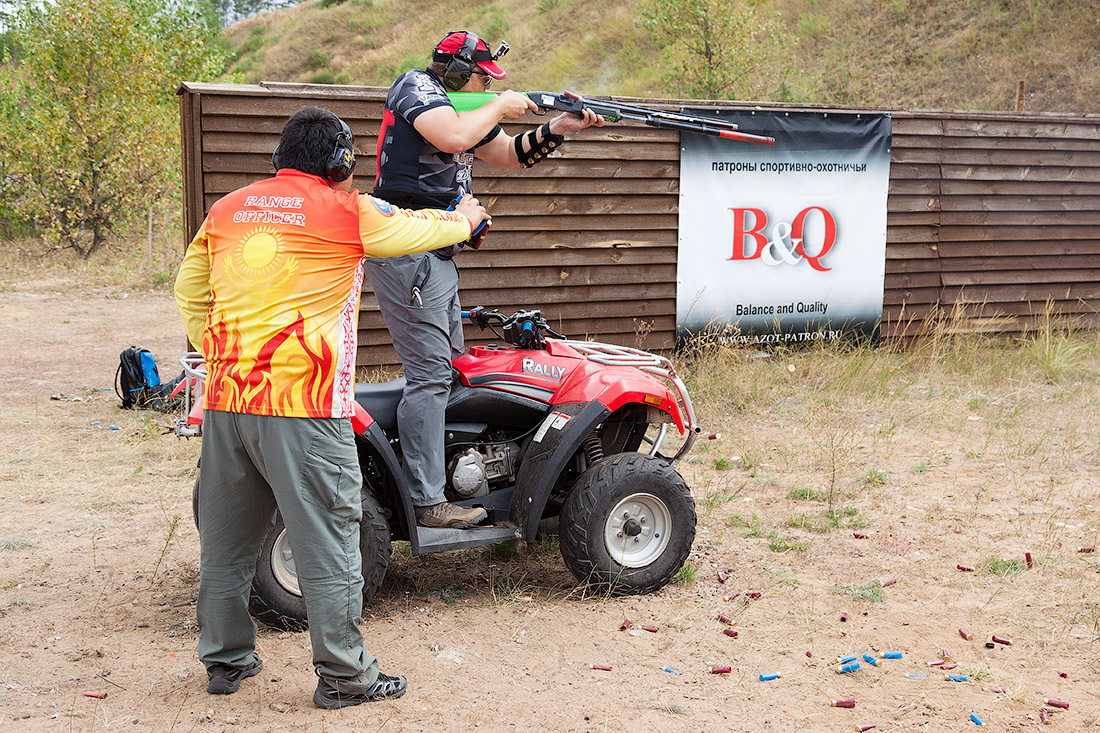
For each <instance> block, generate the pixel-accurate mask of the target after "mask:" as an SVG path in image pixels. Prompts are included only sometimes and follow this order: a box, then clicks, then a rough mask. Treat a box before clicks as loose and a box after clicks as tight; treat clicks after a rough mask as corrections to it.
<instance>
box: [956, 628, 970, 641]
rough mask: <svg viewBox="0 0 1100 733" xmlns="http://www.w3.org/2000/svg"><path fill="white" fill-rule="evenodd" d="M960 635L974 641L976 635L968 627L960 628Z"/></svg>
mask: <svg viewBox="0 0 1100 733" xmlns="http://www.w3.org/2000/svg"><path fill="white" fill-rule="evenodd" d="M959 636H961V637H962V638H964V639H966V640H967V641H974V635H973V634H971V633H970V632H969V631H967V630H966V629H959Z"/></svg>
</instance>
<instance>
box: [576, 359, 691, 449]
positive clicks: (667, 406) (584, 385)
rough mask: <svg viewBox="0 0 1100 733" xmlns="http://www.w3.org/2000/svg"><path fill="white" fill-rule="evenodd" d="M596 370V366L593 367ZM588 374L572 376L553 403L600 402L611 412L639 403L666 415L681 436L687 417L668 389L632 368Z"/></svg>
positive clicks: (598, 370)
mask: <svg viewBox="0 0 1100 733" xmlns="http://www.w3.org/2000/svg"><path fill="white" fill-rule="evenodd" d="M593 367H594V365H593ZM593 367H589V369H587V370H585V373H584V374H583V375H580V376H577V375H571V376H574V377H575V378H571V379H567V380H566V383H565V384H563V385H562V388H561V389H560V390H559V391H558V393H557V394H556V395H554V403H555V406H557V403H559V402H560V403H568V402H593V401H595V402H599V403H600V404H602V405H603V406H604V407H606V408H607V410H608V412H615V410H618V409H619V408H620V407H622V406H623V405H627V404H632V403H637V404H639V405H647V406H649V407H651V408H656V409H657V410H659V411H661V412H664V413H666V414H667V415H668V416H669V419H671V421H672V422H674V423H675V424H676V428H677V429H678V430H679V431H680V434H681V435H682V434H683V432H684V417H683V415H682V414H681V412H680V406H679V404H678V403H677V402H676V397H675V396H674V395H673V394H672V390H670V389H669V388H668V387H667V386H665V385H664V384H663V383H662V382H660V381H659V380H657V379H656V378H655V377H652V376H650V375H648V374H645V373H644V372H642V371H639V370H638V369H635V368H633V367H623V368H615V367H603V368H598V369H597V368H593Z"/></svg>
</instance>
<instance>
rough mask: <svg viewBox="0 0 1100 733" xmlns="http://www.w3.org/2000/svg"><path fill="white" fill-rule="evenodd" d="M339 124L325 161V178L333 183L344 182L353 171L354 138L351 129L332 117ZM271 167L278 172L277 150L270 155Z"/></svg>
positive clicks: (340, 120)
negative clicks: (338, 129) (330, 150)
mask: <svg viewBox="0 0 1100 733" xmlns="http://www.w3.org/2000/svg"><path fill="white" fill-rule="evenodd" d="M333 117H334V118H335V119H336V121H337V122H339V123H340V131H339V132H337V133H336V141H335V143H333V146H332V152H331V153H330V154H329V156H328V160H326V161H325V177H326V178H328V179H329V180H330V181H332V182H333V183H339V182H340V181H346V180H347V179H348V178H350V177H351V172H352V171H353V170H355V150H354V147H353V146H354V144H355V137H354V136H353V135H352V134H351V128H350V127H348V124H347V123H346V122H344V121H343V120H342V119H340V118H339V117H336V115H333ZM271 165H272V166H273V167H274V168H275V170H279V148H275V152H274V153H272V154H271Z"/></svg>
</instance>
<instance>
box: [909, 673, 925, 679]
mask: <svg viewBox="0 0 1100 733" xmlns="http://www.w3.org/2000/svg"><path fill="white" fill-rule="evenodd" d="M905 676H906V677H911V678H913V679H924V678H926V677H927V676H928V675H926V674H913V673H911V672H910V673H909V674H907V675H905Z"/></svg>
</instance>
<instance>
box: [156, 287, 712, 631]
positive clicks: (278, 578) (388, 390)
mask: <svg viewBox="0 0 1100 733" xmlns="http://www.w3.org/2000/svg"><path fill="white" fill-rule="evenodd" d="M463 317H464V318H469V320H470V321H471V322H473V323H475V324H477V325H478V326H480V327H481V328H482V329H486V328H488V329H490V330H491V331H492V332H493V333H494V334H495V335H496V336H497V337H498V338H499V339H501V341H503V342H505V344H496V343H494V344H490V345H488V346H475V347H473V348H471V349H470V350H469V352H468V353H466V354H464V355H462V356H461V357H459V358H457V359H455V360H454V371H455V380H454V382H453V384H452V386H451V396H450V400H449V402H448V406H447V413H446V424H445V425H444V426H442V429H444V430H445V431H446V455H447V474H446V475H447V486H446V495H447V499H448V500H449V501H451V502H453V503H455V504H458V505H460V506H467V507H468V506H481V507H484V508H485V510H486V511H487V512H488V514H489V519H488V523H487V524H486V525H483V526H478V527H475V528H472V529H431V528H427V527H418V526H417V525H416V520H415V517H414V515H413V505H412V502H411V500H410V498H409V492H408V487H407V485H406V479H405V474H404V471H403V470H402V467H401V441H400V438H399V436H398V433H397V403H398V401H399V400H400V399H401V393H402V390H403V389H404V386H405V380H404V379H396V380H394V381H392V382H384V383H379V384H360V385H357V386H356V388H355V400H356V405H355V415H354V417H352V425H353V426H354V428H355V434H356V444H357V447H358V452H359V463H360V466H361V468H362V472H363V492H362V495H363V521H362V524H361V532H360V546H361V549H362V555H363V579H364V581H365V582H364V587H363V594H364V599H365V600H369V599H370V598H371V597H372V596H373V595H374V594H375V592H377V590H378V588H379V587H380V586H381V584H382V579H383V578H384V577H385V574H386V568H387V566H388V565H389V561H390V543H391V541H392V540H407V541H408V542H409V544H410V545H411V548H412V554H413V555H421V554H424V553H429V552H442V551H444V550H454V549H458V548H464V547H475V546H478V545H489V544H493V543H497V542H504V541H509V540H524V541H526V542H532V541H534V539H535V534H536V532H537V531H538V529H539V523H540V522H541V521H542V520H543V519H546V518H550V517H554V516H557V517H558V519H559V522H558V526H559V529H558V532H559V544H560V546H561V554H562V557H563V558H564V559H565V564H566V565H567V566H568V568H569V570H570V571H572V573H573V574H574V575H575V576H576V577H577V578H578V579H579V580H581V581H584V582H590V583H594V584H597V585H600V586H603V587H605V588H608V589H610V590H611V591H612V592H615V593H649V592H652V591H655V590H657V589H659V588H661V587H662V586H664V585H665V584H666V583H668V582H669V580H671V579H672V577H673V576H674V575H675V574H676V572H677V571H678V570H679V569H680V567H681V566H682V565H683V564H684V561H685V560H686V559H687V556H688V552H689V551H690V550H691V544H692V541H693V540H694V538H695V502H694V500H693V499H692V496H691V491H690V490H689V489H688V486H687V484H686V483H685V482H684V480H683V478H681V476H680V474H679V473H677V471H676V470H675V468H674V466H675V464H676V461H677V460H678V459H679V458H680V457H681V456H683V455H684V454H685V453H687V451H688V450H689V449H690V448H691V445H692V443H693V442H694V441H695V438H696V436H697V434H698V432H699V428H698V427H697V425H696V423H695V413H694V410H693V409H692V405H691V399H690V398H689V396H688V393H687V389H686V388H685V386H684V383H683V382H682V381H681V380H680V378H679V377H678V376H677V375H676V373H675V371H674V370H673V367H672V363H671V362H670V361H669V360H668V359H666V358H665V357H663V356H658V355H656V354H651V353H648V352H645V351H641V350H638V349H633V348H629V347H625V346H614V345H611V344H602V343H596V342H590V341H574V340H569V339H566V338H565V337H563V336H560V335H559V334H557V333H555V332H554V331H552V330H551V329H550V327H549V326H548V325H547V323H546V321H545V320H544V319H543V318H542V315H541V313H540V311H537V310H535V311H520V312H518V313H515V314H513V315H511V316H504V315H502V314H501V313H499V312H497V311H486V310H484V309H482V308H475V309H473V310H471V311H463ZM497 327H499V328H500V330H499V331H498V330H497ZM181 362H182V363H183V365H184V368H185V371H187V373H188V374H189V375H190V377H191V379H190V380H184V382H182V383H181V389H182V388H183V387H185V386H186V385H188V384H190V385H194V386H195V390H194V392H195V401H194V405H192V403H191V402H190V390H186V392H185V394H187V397H188V399H187V403H186V410H185V413H184V414H185V415H186V417H184V418H179V419H177V420H176V427H175V431H176V433H177V435H180V436H192V435H199V434H201V423H202V409H201V406H202V399H201V393H202V386H203V384H202V382H203V379H205V376H206V375H205V365H204V364H203V362H202V357H201V355H200V354H197V353H191V354H188V355H187V356H185V357H184V358H183V359H182V360H181ZM670 424H672V425H675V426H676V428H677V430H678V431H679V433H680V434H681V435H682V436H683V438H682V440H683V442H682V444H681V445H680V447H679V449H678V450H677V451H676V453H675V454H674V455H672V456H671V457H668V456H665V455H662V454H661V453H660V448H661V444H662V442H663V441H664V438H665V436H666V433H667V431H668V427H669V425H670ZM196 487H197V483H196ZM195 510H196V513H197V504H196V506H195ZM250 610H251V611H252V614H253V615H254V616H255V617H256V618H257V619H258V620H259V621H262V622H263V623H265V624H268V625H270V626H275V627H277V628H284V629H286V628H293V629H297V628H302V627H303V626H304V625H305V624H306V607H305V602H304V601H303V599H302V596H301V591H300V590H299V586H298V577H297V574H296V573H295V569H294V557H293V555H292V554H291V551H290V544H289V542H288V541H287V535H286V530H285V529H284V527H283V521H282V518H281V517H280V516H279V514H278V513H277V512H276V515H275V521H274V523H273V525H272V527H271V529H270V530H269V531H268V533H267V535H266V537H265V538H264V541H263V547H262V550H261V552H260V556H259V560H258V562H257V565H256V575H255V579H254V581H253V584H252V598H251V602H250Z"/></svg>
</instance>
